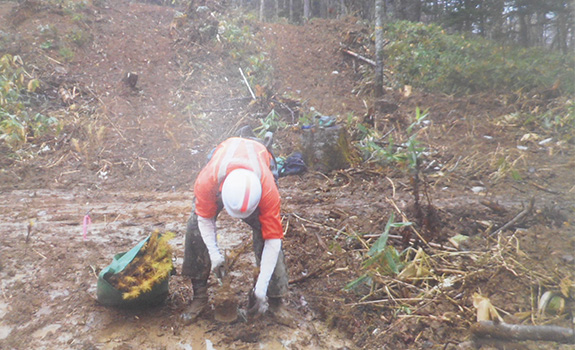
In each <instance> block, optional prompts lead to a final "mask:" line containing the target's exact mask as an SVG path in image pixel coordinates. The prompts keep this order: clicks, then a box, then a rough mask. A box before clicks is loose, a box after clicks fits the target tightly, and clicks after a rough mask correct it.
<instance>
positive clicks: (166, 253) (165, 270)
mask: <svg viewBox="0 0 575 350" xmlns="http://www.w3.org/2000/svg"><path fill="white" fill-rule="evenodd" d="M174 236H175V234H174V233H172V232H166V233H163V234H160V233H159V231H155V232H154V233H152V234H151V235H150V237H149V239H148V241H147V242H146V243H145V244H144V246H142V248H141V249H140V251H139V252H138V253H137V254H136V256H135V257H134V259H133V260H132V261H131V262H130V263H129V264H128V265H126V267H125V268H124V269H123V270H122V271H120V272H118V273H115V274H111V273H108V274H106V275H105V276H104V279H105V280H106V281H107V282H108V283H109V284H110V285H111V286H112V287H114V288H116V289H117V290H118V291H120V292H121V293H122V298H123V299H124V300H132V299H135V298H138V297H139V296H140V295H142V294H144V293H146V292H150V291H151V290H152V288H154V287H155V286H156V285H158V284H160V283H162V282H163V281H165V280H166V279H167V278H168V277H169V276H170V274H171V273H172V270H173V263H172V247H171V246H170V244H169V243H168V241H169V240H170V239H172V238H174Z"/></svg>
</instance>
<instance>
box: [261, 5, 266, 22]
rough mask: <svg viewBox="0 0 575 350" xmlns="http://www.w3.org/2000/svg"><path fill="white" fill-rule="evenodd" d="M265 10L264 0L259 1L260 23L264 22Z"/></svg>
mask: <svg viewBox="0 0 575 350" xmlns="http://www.w3.org/2000/svg"><path fill="white" fill-rule="evenodd" d="M265 8H266V0H260V21H262V22H263V21H264V11H265Z"/></svg>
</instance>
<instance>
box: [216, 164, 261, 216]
mask: <svg viewBox="0 0 575 350" xmlns="http://www.w3.org/2000/svg"><path fill="white" fill-rule="evenodd" d="M261 197H262V184H261V182H260V179H259V178H258V177H257V176H256V174H254V172H253V171H250V170H247V169H235V170H233V171H232V172H230V173H229V174H228V176H226V179H225V180H224V184H223V186H222V201H223V202H224V208H226V211H227V212H228V214H230V216H232V217H234V218H240V219H245V218H247V217H248V216H250V215H251V214H252V213H253V212H254V210H256V208H257V207H258V205H259V203H260V199H261Z"/></svg>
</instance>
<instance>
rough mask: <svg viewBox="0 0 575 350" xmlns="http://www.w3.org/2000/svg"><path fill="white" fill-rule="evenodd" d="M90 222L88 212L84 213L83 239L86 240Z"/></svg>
mask: <svg viewBox="0 0 575 350" xmlns="http://www.w3.org/2000/svg"><path fill="white" fill-rule="evenodd" d="M91 223H92V219H90V214H86V215H84V225H83V226H84V240H86V234H87V233H88V226H90V224H91Z"/></svg>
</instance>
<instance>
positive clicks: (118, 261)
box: [96, 236, 170, 307]
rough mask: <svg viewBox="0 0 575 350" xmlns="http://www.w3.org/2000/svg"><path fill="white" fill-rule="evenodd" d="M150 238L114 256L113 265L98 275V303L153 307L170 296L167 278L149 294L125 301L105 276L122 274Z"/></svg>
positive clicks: (142, 294)
mask: <svg viewBox="0 0 575 350" xmlns="http://www.w3.org/2000/svg"><path fill="white" fill-rule="evenodd" d="M149 239H150V236H148V237H147V238H146V239H144V240H143V241H141V242H140V243H138V244H137V245H136V246H135V247H134V248H132V249H130V250H129V251H127V252H123V253H119V254H116V255H115V256H114V259H113V260H112V263H111V264H110V265H108V266H107V267H106V268H104V269H103V270H102V271H100V274H99V275H98V284H97V287H96V296H97V299H98V302H100V303H101V304H103V305H106V306H121V307H138V306H153V305H157V304H159V303H161V302H163V301H164V300H165V299H166V297H167V296H168V281H169V279H170V276H169V275H168V277H166V279H164V280H163V281H162V282H161V283H158V284H156V285H155V286H154V287H152V289H151V290H150V291H148V292H145V293H141V294H140V295H139V296H138V297H137V298H134V299H128V300H126V299H124V298H123V297H122V294H123V293H122V292H121V291H119V290H118V289H116V288H115V287H114V286H112V285H111V284H110V283H109V282H108V281H107V280H106V279H105V278H104V276H108V275H110V274H112V275H114V274H117V273H119V272H122V270H124V268H126V266H128V264H129V263H130V262H132V260H134V258H135V257H136V255H138V252H139V251H140V249H142V247H143V246H144V245H145V244H146V243H147V242H148V240H149Z"/></svg>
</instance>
